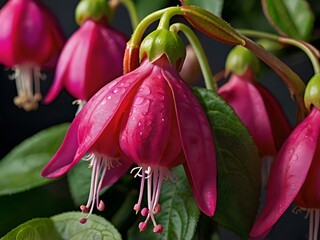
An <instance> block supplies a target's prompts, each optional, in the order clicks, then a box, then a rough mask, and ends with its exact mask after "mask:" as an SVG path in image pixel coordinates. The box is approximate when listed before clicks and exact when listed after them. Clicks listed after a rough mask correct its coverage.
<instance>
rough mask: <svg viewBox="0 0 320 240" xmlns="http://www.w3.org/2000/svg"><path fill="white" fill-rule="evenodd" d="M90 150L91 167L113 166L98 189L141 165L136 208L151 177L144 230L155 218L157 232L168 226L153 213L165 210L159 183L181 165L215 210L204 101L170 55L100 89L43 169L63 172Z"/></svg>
mask: <svg viewBox="0 0 320 240" xmlns="http://www.w3.org/2000/svg"><path fill="white" fill-rule="evenodd" d="M190 113H193V114H190ZM85 154H90V156H94V157H92V158H91V161H92V164H93V165H95V162H96V161H99V166H100V168H102V169H107V170H106V174H105V175H104V176H103V177H102V178H103V179H102V180H100V181H102V182H103V184H102V185H101V186H99V189H98V190H97V191H95V192H99V190H100V188H101V187H102V186H106V185H105V183H110V182H114V181H116V180H117V179H118V178H119V177H120V176H121V175H122V174H123V173H124V172H125V171H126V170H127V168H128V166H129V165H131V164H137V165H138V167H136V168H134V169H136V170H137V173H136V176H141V188H140V195H139V199H138V202H137V204H136V205H135V206H134V209H135V210H136V212H138V211H139V210H140V209H141V201H142V195H143V189H144V184H145V180H146V181H147V185H148V207H147V208H142V209H141V214H142V215H143V216H146V220H145V221H144V222H142V223H140V225H139V228H140V230H141V231H142V230H145V229H146V228H147V224H148V221H149V220H150V219H151V220H152V222H153V225H154V232H157V233H160V232H161V231H162V226H161V225H160V224H157V223H156V221H155V216H154V215H155V214H156V213H158V212H159V211H160V210H161V207H160V204H159V203H158V200H159V196H160V190H161V184H162V182H163V180H164V179H167V178H169V179H173V180H174V174H173V173H172V172H171V171H170V169H171V168H173V167H175V166H178V165H180V164H183V166H184V168H185V171H186V173H187V176H188V179H189V182H190V185H191V187H192V190H193V193H194V196H195V199H196V201H197V203H198V205H199V208H200V209H201V210H202V211H203V212H204V213H205V214H207V215H209V216H212V215H213V214H214V212H215V207H216V159H215V151H214V144H213V138H212V134H211V129H210V125H209V122H208V120H207V118H206V115H205V113H204V111H203V110H202V108H201V106H200V104H199V102H198V101H197V99H196V98H195V96H194V95H193V93H192V92H191V90H190V89H189V88H188V87H187V86H186V85H185V83H184V82H183V80H182V79H181V77H180V76H179V74H178V72H177V71H176V69H175V68H174V67H173V66H171V65H170V63H169V61H168V59H167V58H166V57H165V56H162V57H161V58H160V59H158V60H156V61H154V62H153V63H150V62H149V61H148V60H144V61H143V63H142V64H141V66H140V67H138V68H137V69H135V70H134V71H132V72H129V73H127V74H125V75H123V76H121V77H119V78H117V79H115V80H113V81H112V82H110V83H109V84H107V85H106V86H104V87H103V88H102V89H100V90H99V91H98V92H97V93H96V94H95V95H94V96H93V97H92V98H91V99H90V100H89V101H88V103H87V104H86V105H85V106H84V108H83V109H82V110H81V111H80V113H79V114H78V115H77V116H76V118H75V119H74V121H73V122H72V124H71V127H70V130H69V131H68V133H67V135H66V137H65V140H64V142H63V144H62V146H61V147H60V149H59V150H58V152H57V153H56V155H55V156H54V157H53V159H52V160H51V161H50V162H49V164H48V165H47V166H46V167H45V169H44V170H43V172H42V174H43V176H47V177H58V176H60V175H62V174H64V173H65V172H66V171H68V170H69V169H70V168H71V167H72V166H73V165H74V164H76V162H78V161H79V159H81V158H82V157H83V156H84V155H85ZM95 156H99V157H95ZM114 159H117V160H114ZM117 168H119V170H115V169H117ZM120 169H121V170H120ZM109 171H111V175H110V174H109ZM93 174H97V173H93ZM93 179H97V176H94V177H93ZM98 185H100V184H98ZM96 186H97V185H96ZM97 196H98V195H97ZM83 209H85V210H86V209H88V206H85V207H83Z"/></svg>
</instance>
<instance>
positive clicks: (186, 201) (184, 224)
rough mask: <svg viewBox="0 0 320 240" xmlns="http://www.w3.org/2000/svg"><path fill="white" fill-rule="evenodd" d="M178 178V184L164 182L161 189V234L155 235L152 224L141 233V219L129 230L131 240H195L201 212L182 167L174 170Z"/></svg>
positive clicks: (168, 181) (158, 221) (158, 218)
mask: <svg viewBox="0 0 320 240" xmlns="http://www.w3.org/2000/svg"><path fill="white" fill-rule="evenodd" d="M173 171H174V172H175V174H177V176H178V181H177V182H172V181H170V180H167V181H164V182H163V185H162V189H161V194H160V199H159V203H160V204H161V212H160V213H158V214H157V215H156V216H155V217H156V221H157V223H158V224H162V226H163V232H162V233H161V234H155V233H153V226H152V223H151V222H150V223H149V228H148V229H147V230H146V231H143V232H139V228H138V223H139V222H141V221H144V219H143V218H141V219H139V220H138V221H137V223H136V224H134V226H133V227H132V228H131V229H130V230H129V238H128V239H129V240H130V239H131V240H139V239H141V240H144V239H157V240H160V239H163V240H166V239H184V240H188V239H190V240H191V239H193V235H194V232H195V229H196V226H197V222H198V219H199V214H200V211H199V209H198V207H197V204H196V202H195V201H194V198H193V194H192V190H191V187H190V185H189V183H188V180H187V177H186V175H185V173H184V170H183V168H182V167H181V166H179V167H176V168H175V169H174V170H173Z"/></svg>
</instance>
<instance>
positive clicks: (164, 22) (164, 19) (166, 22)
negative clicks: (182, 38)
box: [158, 7, 182, 29]
mask: <svg viewBox="0 0 320 240" xmlns="http://www.w3.org/2000/svg"><path fill="white" fill-rule="evenodd" d="M178 14H182V11H181V8H177V7H174V8H167V11H166V12H165V13H164V14H163V15H162V16H161V19H160V22H159V25H158V29H169V26H170V20H171V18H172V17H173V16H175V15H178Z"/></svg>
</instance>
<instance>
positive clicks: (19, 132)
mask: <svg viewBox="0 0 320 240" xmlns="http://www.w3.org/2000/svg"><path fill="white" fill-rule="evenodd" d="M159 1H161V0H159ZM5 2H6V1H4V0H0V7H2V6H3V5H4V3H5ZM43 2H44V4H45V5H47V6H48V7H49V8H50V9H51V10H52V11H53V13H54V14H55V15H56V16H57V19H58V21H59V23H60V24H61V26H62V29H63V31H64V33H65V35H66V36H67V37H69V36H70V35H71V34H72V33H73V32H74V31H75V30H76V29H77V28H78V26H77V25H76V23H75V20H74V9H75V7H76V4H77V3H78V1H76V0H68V1H64V0H54V1H50V0H44V1H43ZM243 2H245V4H243ZM172 4H178V1H172ZM259 4H260V3H259V1H225V7H224V10H223V13H222V17H223V18H224V19H225V20H227V21H229V22H230V23H231V24H232V25H233V26H235V27H242V28H244V27H247V28H251V27H253V28H256V29H260V30H263V29H265V28H266V29H270V26H269V25H268V24H267V22H266V21H265V19H264V17H263V14H262V10H261V8H260V5H259ZM112 25H113V26H114V27H116V28H118V29H119V30H121V31H123V32H125V33H126V34H128V35H129V36H130V35H131V32H132V28H131V23H130V19H129V17H128V14H127V11H126V9H124V8H123V7H120V8H119V10H118V11H117V13H116V15H115V18H114V21H113V22H112ZM0 30H1V23H0ZM196 34H197V35H198V36H199V39H200V41H201V42H202V43H203V47H204V49H205V52H206V54H207V56H208V60H209V63H210V65H211V67H212V70H213V72H214V73H217V72H220V71H222V70H223V69H224V62H225V58H226V56H227V54H228V51H229V50H230V49H231V46H229V45H226V44H224V43H220V42H218V41H216V40H214V39H210V38H208V37H206V36H204V35H203V34H201V33H199V32H196ZM315 44H317V43H316V42H315ZM0 57H1V56H0ZM279 57H280V58H281V59H282V60H283V61H284V62H286V63H287V64H288V65H289V66H290V67H291V68H292V69H293V70H294V71H296V72H297V73H298V74H299V75H300V76H301V77H302V79H303V80H304V81H307V80H308V79H309V78H310V77H311V76H312V74H313V72H312V67H311V65H310V62H309V60H308V59H307V58H306V56H305V55H304V54H303V53H301V52H299V51H297V50H296V49H292V48H288V49H286V50H284V53H283V54H282V55H281V56H279ZM44 73H45V74H46V75H47V79H46V80H45V81H42V82H41V84H42V85H41V89H42V94H43V95H45V94H46V92H47V91H48V89H49V87H50V85H51V83H52V80H53V76H54V72H48V71H44ZM8 74H9V71H7V70H6V69H4V67H3V66H0V78H1V80H0V91H1V93H0V131H1V137H2V143H1V144H0V146H1V147H0V159H1V158H2V157H4V156H5V155H6V154H7V153H8V152H9V151H10V150H11V149H12V148H13V147H14V146H16V145H17V144H19V143H21V142H22V141H23V140H24V139H26V138H28V137H30V136H32V135H33V134H35V133H37V132H39V131H40V130H42V129H45V128H48V127H50V126H53V125H55V124H58V123H62V122H70V121H72V119H73V117H74V114H75V111H76V106H74V105H72V101H73V100H74V99H73V98H72V97H71V96H70V95H69V94H68V93H67V92H66V91H64V90H63V91H62V92H61V94H60V95H59V96H58V97H57V98H56V100H55V101H53V102H52V103H51V104H49V105H43V104H41V105H40V107H39V109H38V110H37V111H32V112H25V111H24V110H22V109H19V108H17V107H16V106H15V105H14V104H13V98H14V96H16V88H15V83H14V81H10V80H9V79H8ZM259 79H260V81H261V83H262V84H263V85H265V86H266V87H267V88H268V89H269V90H270V91H272V92H273V93H274V95H275V96H276V97H277V98H278V99H279V101H280V103H281V105H282V106H283V108H284V111H285V113H286V115H287V116H288V118H289V120H290V121H291V122H292V124H294V119H295V111H296V105H295V102H294V101H293V100H292V99H291V98H290V96H289V92H288V89H287V88H286V86H285V84H284V83H283V82H282V81H281V79H280V78H279V77H277V75H276V74H275V73H273V72H272V71H271V70H269V69H268V68H267V67H266V66H265V65H264V64H263V63H262V72H261V75H260V76H259ZM201 84H202V82H201V81H200V85H201ZM43 191H44V192H45V195H43V193H42V192H43ZM63 191H67V186H66V185H65V184H59V183H54V184H51V186H50V187H49V188H46V187H41V188H39V189H35V190H32V191H29V193H21V194H16V195H12V196H6V197H0V206H1V207H0V236H2V235H4V234H5V233H6V232H8V231H9V230H10V229H12V228H14V227H15V226H16V225H18V224H20V223H22V222H23V221H26V220H29V219H31V218H32V217H40V216H41V214H40V215H39V214H38V213H41V210H42V209H45V206H48V205H49V204H53V205H54V206H55V209H54V210H52V211H51V212H46V213H47V214H49V216H50V215H52V214H56V213H59V211H63V210H66V209H72V208H74V205H73V203H72V200H71V199H70V197H68V196H65V195H64V194H62V192H63ZM40 197H44V199H45V200H41V201H38V200H37V199H39V198H40ZM53 197H54V199H52V198H53ZM43 201H44V202H45V204H44V203H43ZM43 205H45V206H43ZM35 206H36V207H35ZM3 208H6V209H4V210H2V209H3ZM10 208H15V210H18V211H19V210H20V211H21V216H19V217H15V216H11V215H10ZM34 209H37V210H34ZM76 210H77V209H76ZM44 211H47V209H45V210H44ZM55 211H58V212H55ZM15 212H16V211H15ZM303 217H304V215H303V214H300V215H293V214H292V213H291V212H290V211H288V214H286V215H285V216H284V217H283V218H282V219H281V220H280V221H279V223H278V225H277V226H276V227H275V228H274V230H273V232H272V233H271V234H270V237H269V239H306V234H307V220H305V219H304V218H303ZM5 222H6V223H5ZM8 222H9V223H8ZM4 223H5V224H4ZM296 226H298V227H296ZM222 239H237V238H236V237H235V236H234V235H233V234H232V233H229V232H224V234H223V238H222Z"/></svg>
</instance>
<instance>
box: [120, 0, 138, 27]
mask: <svg viewBox="0 0 320 240" xmlns="http://www.w3.org/2000/svg"><path fill="white" fill-rule="evenodd" d="M121 3H122V4H123V5H124V6H125V7H126V9H127V10H128V13H129V16H130V19H131V24H132V28H133V29H136V27H137V26H138V24H139V17H138V13H137V9H136V6H135V5H134V3H133V2H132V0H121Z"/></svg>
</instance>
